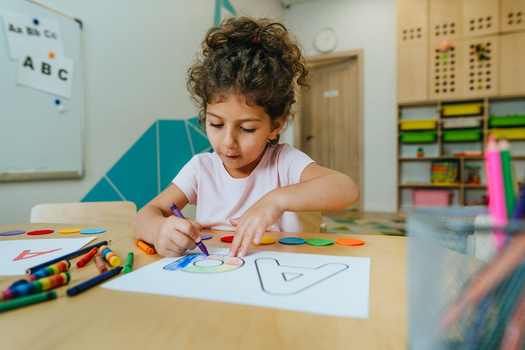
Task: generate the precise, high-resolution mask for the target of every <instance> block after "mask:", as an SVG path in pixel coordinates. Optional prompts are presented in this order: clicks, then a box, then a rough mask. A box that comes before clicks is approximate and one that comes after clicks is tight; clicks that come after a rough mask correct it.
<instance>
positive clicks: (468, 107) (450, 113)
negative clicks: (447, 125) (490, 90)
mask: <svg viewBox="0 0 525 350" xmlns="http://www.w3.org/2000/svg"><path fill="white" fill-rule="evenodd" d="M441 108H442V115H443V117H457V116H462V115H478V114H482V113H483V102H479V103H467V104H457V105H444V106H441Z"/></svg>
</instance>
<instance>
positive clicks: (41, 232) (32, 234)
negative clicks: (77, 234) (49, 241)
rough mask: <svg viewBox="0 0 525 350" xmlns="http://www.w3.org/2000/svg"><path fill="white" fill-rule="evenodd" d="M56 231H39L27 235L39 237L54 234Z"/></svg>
mask: <svg viewBox="0 0 525 350" xmlns="http://www.w3.org/2000/svg"><path fill="white" fill-rule="evenodd" d="M53 232H55V231H53V230H37V231H31V232H28V233H27V234H28V235H30V236H38V235H47V234H49V233H53Z"/></svg>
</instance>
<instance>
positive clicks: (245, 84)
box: [187, 17, 308, 143]
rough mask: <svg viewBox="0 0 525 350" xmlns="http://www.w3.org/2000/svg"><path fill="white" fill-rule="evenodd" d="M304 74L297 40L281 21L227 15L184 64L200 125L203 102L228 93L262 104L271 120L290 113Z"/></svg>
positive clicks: (206, 102) (204, 107)
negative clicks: (193, 59)
mask: <svg viewBox="0 0 525 350" xmlns="http://www.w3.org/2000/svg"><path fill="white" fill-rule="evenodd" d="M307 74H308V71H307V69H306V64H305V61H304V57H303V55H302V53H301V49H300V48H299V45H298V43H297V40H296V38H295V37H294V36H293V35H292V34H291V33H289V32H288V30H287V29H286V27H285V26H284V25H283V24H281V23H278V22H275V21H272V20H270V19H268V18H262V19H253V18H249V17H232V18H228V19H225V20H224V21H222V23H221V24H220V25H219V26H215V27H212V28H210V29H209V30H208V32H207V33H206V37H205V39H204V41H203V42H202V55H199V57H198V59H197V61H196V62H195V63H194V64H193V66H192V67H190V69H189V70H188V82H187V88H188V91H189V92H190V94H191V97H192V98H193V100H194V101H195V102H196V104H197V106H198V107H199V108H200V111H199V124H201V125H203V124H204V123H205V115H206V106H207V104H208V103H210V102H214V101H221V100H223V99H225V98H226V97H228V96H229V95H232V94H233V95H237V96H242V97H243V98H244V99H245V101H244V102H245V103H246V104H248V105H253V104H256V105H258V106H261V107H263V108H264V110H265V112H266V113H267V114H268V115H269V116H270V119H271V121H272V123H273V122H274V121H275V120H276V119H277V118H279V117H282V116H285V117H288V116H289V115H290V113H291V107H292V105H293V104H294V103H295V102H296V99H295V88H296V86H297V85H299V86H305V87H307V86H308V84H307V83H306V75H307ZM277 142H278V138H277V141H274V143H277Z"/></svg>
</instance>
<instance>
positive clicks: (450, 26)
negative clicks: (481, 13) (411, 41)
mask: <svg viewBox="0 0 525 350" xmlns="http://www.w3.org/2000/svg"><path fill="white" fill-rule="evenodd" d="M462 8H463V6H462V2H461V1H458V0H430V3H429V10H430V11H429V12H430V15H429V23H430V25H429V37H430V42H433V41H435V40H438V39H450V40H451V41H456V40H457V39H460V38H461V34H462V21H461V20H462V17H461V11H462Z"/></svg>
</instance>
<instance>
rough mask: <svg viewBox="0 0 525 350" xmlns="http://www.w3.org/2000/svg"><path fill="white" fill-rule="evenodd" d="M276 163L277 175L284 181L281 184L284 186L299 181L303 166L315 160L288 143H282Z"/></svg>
mask: <svg viewBox="0 0 525 350" xmlns="http://www.w3.org/2000/svg"><path fill="white" fill-rule="evenodd" d="M277 163H278V167H279V175H280V177H281V179H283V180H284V182H285V183H283V185H285V186H286V185H293V184H297V183H299V182H300V180H301V174H302V173H303V171H304V168H306V167H307V166H308V165H309V164H311V163H315V162H314V161H313V160H312V158H310V157H309V156H308V155H306V154H305V153H303V152H301V151H299V150H298V149H296V148H294V147H292V146H290V145H289V144H282V146H281V148H280V149H279V151H278V154H277Z"/></svg>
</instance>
